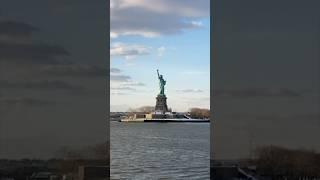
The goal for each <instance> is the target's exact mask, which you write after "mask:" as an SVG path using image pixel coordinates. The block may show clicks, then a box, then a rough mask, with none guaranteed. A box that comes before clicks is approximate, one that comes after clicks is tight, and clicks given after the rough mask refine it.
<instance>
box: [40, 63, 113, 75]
mask: <svg viewBox="0 0 320 180" xmlns="http://www.w3.org/2000/svg"><path fill="white" fill-rule="evenodd" d="M39 69H40V73H41V74H43V75H51V76H60V77H106V75H107V68H104V67H101V66H96V65H88V64H66V65H48V66H42V67H40V68H39Z"/></svg>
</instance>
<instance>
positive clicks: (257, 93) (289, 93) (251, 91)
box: [214, 88, 302, 98]
mask: <svg viewBox="0 0 320 180" xmlns="http://www.w3.org/2000/svg"><path fill="white" fill-rule="evenodd" d="M214 96H227V97H241V98H250V97H300V96H302V93H300V92H296V91H294V90H290V89H285V88H282V89H272V88H246V89H238V90H219V89H218V90H215V91H214Z"/></svg>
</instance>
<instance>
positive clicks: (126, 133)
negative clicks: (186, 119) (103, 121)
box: [111, 122, 210, 180]
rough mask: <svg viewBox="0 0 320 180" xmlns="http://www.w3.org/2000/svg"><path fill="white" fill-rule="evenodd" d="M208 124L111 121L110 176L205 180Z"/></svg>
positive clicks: (208, 174)
mask: <svg viewBox="0 0 320 180" xmlns="http://www.w3.org/2000/svg"><path fill="white" fill-rule="evenodd" d="M209 126H210V124H209V123H120V122H111V179H137V180H138V179H139V180H143V179H148V180H153V179H183V180H187V179H194V180H195V179H209V177H210V173H209V165H210V163H209V159H210V157H209V156H210V141H209V139H210V127H209Z"/></svg>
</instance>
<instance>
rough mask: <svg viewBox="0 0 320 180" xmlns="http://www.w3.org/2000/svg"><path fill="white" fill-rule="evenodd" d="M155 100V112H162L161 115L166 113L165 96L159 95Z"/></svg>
mask: <svg viewBox="0 0 320 180" xmlns="http://www.w3.org/2000/svg"><path fill="white" fill-rule="evenodd" d="M156 99H157V102H156V107H155V111H156V112H162V113H165V112H168V106H167V97H166V95H160V94H159V95H158V96H157V98H156Z"/></svg>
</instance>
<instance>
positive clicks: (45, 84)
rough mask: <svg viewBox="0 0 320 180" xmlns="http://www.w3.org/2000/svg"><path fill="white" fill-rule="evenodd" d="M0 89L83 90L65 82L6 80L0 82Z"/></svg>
mask: <svg viewBox="0 0 320 180" xmlns="http://www.w3.org/2000/svg"><path fill="white" fill-rule="evenodd" d="M0 88H25V89H67V90H79V89H83V88H82V87H80V86H75V85H71V84H69V83H67V82H64V81H59V80H54V81H49V80H43V81H23V82H10V81H7V80H1V81H0Z"/></svg>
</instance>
